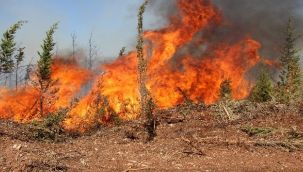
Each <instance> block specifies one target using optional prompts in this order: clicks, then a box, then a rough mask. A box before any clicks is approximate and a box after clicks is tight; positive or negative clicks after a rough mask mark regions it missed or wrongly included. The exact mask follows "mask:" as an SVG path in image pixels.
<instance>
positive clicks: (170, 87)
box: [0, 0, 261, 131]
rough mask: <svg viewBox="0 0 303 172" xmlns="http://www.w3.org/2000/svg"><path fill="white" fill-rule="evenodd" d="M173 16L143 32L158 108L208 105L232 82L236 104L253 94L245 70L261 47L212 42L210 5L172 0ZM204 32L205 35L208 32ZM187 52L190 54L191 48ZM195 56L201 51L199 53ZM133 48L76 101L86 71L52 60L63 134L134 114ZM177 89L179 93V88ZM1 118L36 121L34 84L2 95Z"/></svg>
mask: <svg viewBox="0 0 303 172" xmlns="http://www.w3.org/2000/svg"><path fill="white" fill-rule="evenodd" d="M175 2H176V4H177V10H178V13H177V14H176V15H175V16H170V18H169V22H168V24H167V26H166V27H165V28H163V29H159V30H154V31H146V32H145V33H144V38H145V40H146V44H145V45H146V46H145V56H146V57H145V58H146V59H147V60H148V71H147V75H148V82H147V88H148V90H149V92H150V94H151V96H152V97H153V99H154V101H155V103H156V105H157V106H158V107H159V108H169V107H173V106H175V105H178V104H180V103H182V102H183V101H184V99H185V96H184V94H186V96H187V98H190V99H191V100H192V101H195V102H204V103H206V104H211V103H214V102H216V101H217V100H218V96H219V88H220V84H221V83H222V82H223V81H224V80H226V79H230V80H231V83H232V89H233V97H234V98H235V99H243V98H245V97H247V96H248V94H249V92H250V90H251V84H250V81H249V80H248V79H247V76H246V74H247V72H249V71H250V70H251V69H252V68H253V67H254V66H255V65H256V64H257V63H259V61H260V56H259V54H258V52H259V49H260V47H261V45H260V44H259V43H258V42H257V41H255V40H253V39H252V38H250V37H249V36H247V37H245V38H243V39H241V40H238V41H229V40H224V39H223V38H222V40H221V41H220V42H219V41H214V42H211V43H210V40H209V39H208V38H210V37H211V35H210V34H211V33H212V32H209V30H208V29H209V28H216V27H220V26H222V24H223V23H224V22H223V16H222V14H221V12H220V11H219V10H218V9H217V8H216V7H214V6H213V4H212V3H211V1H210V0H191V1H189V0H175ZM205 34H207V36H206V35H205ZM192 49H195V51H193V50H192ZM197 52H198V53H197ZM136 56H137V54H136V52H135V51H133V52H130V53H129V54H128V55H125V56H123V57H119V58H118V59H117V60H115V61H114V62H112V63H110V64H104V65H102V69H103V71H104V73H103V74H102V75H100V77H99V78H97V79H96V82H95V83H94V84H93V87H92V89H91V90H90V91H89V93H88V94H87V95H86V96H85V97H83V98H82V99H81V100H80V101H79V102H78V103H76V104H75V105H73V106H70V104H71V102H72V99H73V98H75V97H76V96H77V94H78V93H79V92H80V90H81V88H82V87H83V86H84V85H85V83H87V81H88V80H89V79H91V72H90V71H88V70H85V69H83V68H81V67H79V65H77V64H76V63H75V62H72V61H64V60H62V59H61V60H59V59H57V60H55V63H54V65H53V68H52V69H53V74H52V79H53V80H58V84H57V85H56V86H57V87H58V89H59V90H58V91H57V92H56V93H55V94H56V96H57V97H58V98H57V99H56V100H54V104H53V105H52V106H51V107H50V108H49V109H47V112H54V111H56V110H59V109H60V108H66V107H68V108H69V112H68V117H67V119H66V120H65V122H64V127H65V128H66V129H67V130H77V131H85V130H87V129H88V128H89V127H90V126H92V125H95V124H96V123H99V122H101V121H106V120H108V119H109V118H110V115H112V114H113V113H111V112H114V113H115V114H117V115H119V116H120V117H121V118H124V119H133V118H136V117H137V116H138V110H139V96H138V94H139V93H138V81H137V57H136ZM180 90H181V91H180ZM0 93H1V97H0V118H6V119H14V120H16V121H27V120H31V119H35V118H40V117H41V116H39V115H38V114H39V113H38V112H35V110H34V108H33V106H35V103H36V102H35V101H37V97H39V92H38V91H37V90H36V89H35V88H34V87H32V86H27V87H23V88H21V89H19V91H17V92H16V91H12V90H9V89H5V88H3V89H1V90H0Z"/></svg>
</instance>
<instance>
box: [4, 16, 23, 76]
mask: <svg viewBox="0 0 303 172" xmlns="http://www.w3.org/2000/svg"><path fill="white" fill-rule="evenodd" d="M25 22H26V21H18V22H17V23H16V24H14V25H12V26H11V27H10V28H9V29H8V30H7V31H6V32H5V33H4V34H3V38H2V39H1V43H0V73H11V72H12V71H13V70H14V66H15V64H14V59H13V55H14V53H15V50H16V43H15V34H16V32H17V30H19V29H20V28H21V26H22V25H23V24H24V23H25Z"/></svg>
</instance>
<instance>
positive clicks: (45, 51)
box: [36, 23, 58, 116]
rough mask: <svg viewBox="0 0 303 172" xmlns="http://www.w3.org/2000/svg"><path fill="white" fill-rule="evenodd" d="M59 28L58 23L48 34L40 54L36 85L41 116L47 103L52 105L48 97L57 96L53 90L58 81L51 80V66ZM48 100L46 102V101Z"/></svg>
mask: <svg viewBox="0 0 303 172" xmlns="http://www.w3.org/2000/svg"><path fill="white" fill-rule="evenodd" d="M57 27H58V23H55V24H54V25H53V26H52V27H51V28H50V29H49V30H48V31H47V32H46V38H45V39H44V41H43V44H42V46H41V48H42V52H38V55H39V60H38V71H37V78H38V83H36V85H37V87H38V89H39V92H40V96H39V99H40V100H39V112H40V116H43V115H44V113H45V112H44V106H45V104H46V103H48V104H51V102H52V101H51V99H48V98H47V93H48V95H51V96H53V95H55V92H56V91H57V90H56V89H51V87H53V86H54V85H55V83H56V81H52V79H51V65H52V56H53V54H52V51H53V50H54V46H55V43H54V40H53V35H54V33H55V30H56V29H57ZM45 99H46V100H45Z"/></svg>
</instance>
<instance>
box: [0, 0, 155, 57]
mask: <svg viewBox="0 0 303 172" xmlns="http://www.w3.org/2000/svg"><path fill="white" fill-rule="evenodd" d="M0 2H1V6H0V32H1V33H3V32H4V31H5V30H6V29H7V28H8V27H9V26H10V25H11V24H13V23H15V22H16V21H18V20H28V21H29V22H28V23H27V24H26V25H24V26H23V28H22V29H21V30H20V31H19V32H18V33H17V35H16V36H17V38H16V39H17V41H18V46H26V47H27V50H26V53H27V56H29V57H35V56H37V55H36V54H37V53H36V52H37V51H38V50H39V49H40V44H41V42H42V40H43V38H44V36H45V31H47V30H48V28H49V27H50V26H51V25H52V24H53V23H55V22H57V21H59V22H60V24H59V29H58V31H57V32H56V35H55V39H56V42H57V47H58V50H59V52H66V51H67V50H68V49H71V34H72V33H75V34H76V35H77V40H76V41H77V47H78V48H82V49H85V48H87V46H88V39H89V36H90V33H91V32H93V35H94V42H95V44H96V46H97V47H98V54H99V56H100V58H101V59H102V58H108V57H115V56H116V55H117V54H118V52H119V50H120V49H121V47H123V46H126V47H127V49H128V50H130V49H133V48H134V44H135V40H136V20H137V19H136V14H137V8H138V7H139V5H140V4H141V3H142V2H143V0H89V1H85V0H51V1H50V0H0ZM156 21H157V20H156V17H154V16H153V15H152V13H150V12H147V14H146V22H145V26H146V28H152V26H154V24H155V22H156Z"/></svg>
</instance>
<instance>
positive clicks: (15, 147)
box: [13, 144, 22, 150]
mask: <svg viewBox="0 0 303 172" xmlns="http://www.w3.org/2000/svg"><path fill="white" fill-rule="evenodd" d="M21 147H22V145H21V144H14V145H13V149H15V150H20V149H21Z"/></svg>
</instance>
